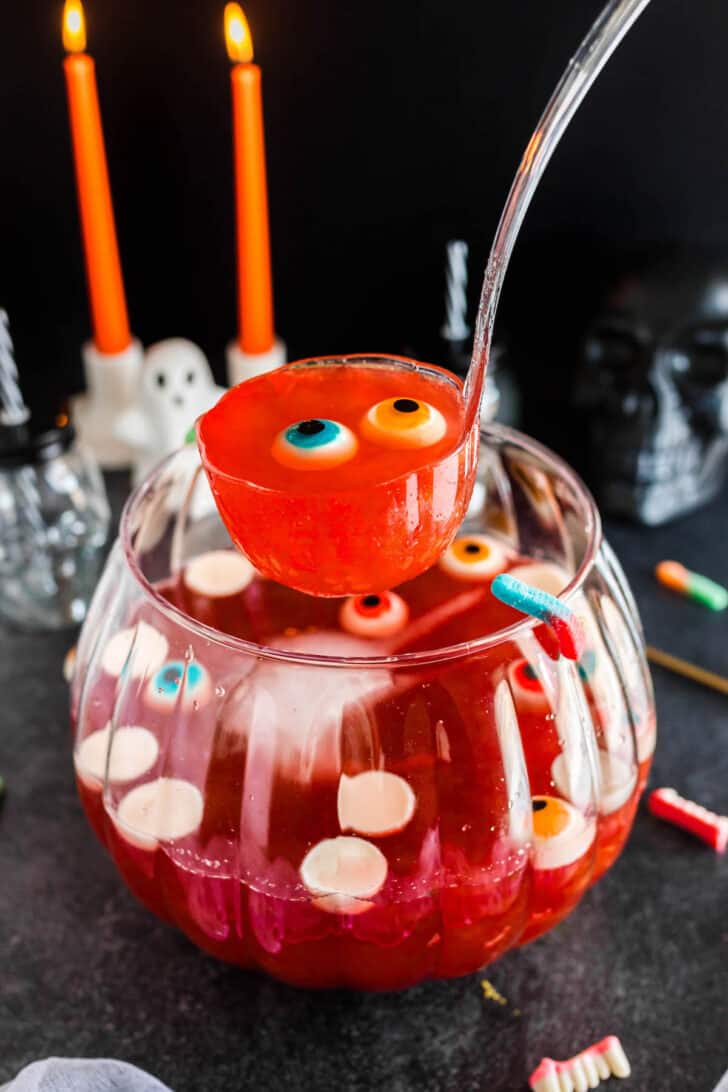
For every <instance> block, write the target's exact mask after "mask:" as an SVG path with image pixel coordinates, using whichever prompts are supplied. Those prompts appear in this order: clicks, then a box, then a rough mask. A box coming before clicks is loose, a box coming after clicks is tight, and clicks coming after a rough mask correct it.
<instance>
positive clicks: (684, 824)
mask: <svg viewBox="0 0 728 1092" xmlns="http://www.w3.org/2000/svg"><path fill="white" fill-rule="evenodd" d="M647 806H648V808H649V809H650V811H651V812H652V814H653V815H656V816H657V817H658V819H665V820H666V821H667V822H668V823H672V824H673V825H674V826H676V827H681V828H682V829H683V830H687V831H688V832H689V833H690V834H694V835H695V837H696V838H700V839H701V840H702V841H703V842H707V843H708V845H709V846H711V847H712V848H713V849H714V850H715V851H716V853H725V851H726V847H728V816H726V815H716V814H715V812H712V811H708V809H707V808H704V807H702V805H700V804H695V803H693V801H692V800H685V799H684V798H683V797H682V796H680V795H679V794H678V793H677V792H676V791H675V789H655V790H654V792H651V793H650V796H649V799H648V801H647Z"/></svg>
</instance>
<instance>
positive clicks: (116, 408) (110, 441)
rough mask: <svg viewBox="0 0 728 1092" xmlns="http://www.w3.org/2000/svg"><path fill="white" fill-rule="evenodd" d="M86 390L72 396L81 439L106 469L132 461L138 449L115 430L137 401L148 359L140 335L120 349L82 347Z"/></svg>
mask: <svg viewBox="0 0 728 1092" xmlns="http://www.w3.org/2000/svg"><path fill="white" fill-rule="evenodd" d="M82 356H83V365H84V373H85V376H86V393H85V394H82V395H78V396H77V397H76V398H74V399H73V400H72V413H73V420H74V424H75V426H76V428H77V431H78V434H79V437H80V439H81V442H82V443H83V444H84V445H85V447H87V448H88V449H89V450H90V451H91V452H92V453H93V455H94V456H95V457H96V461H97V462H98V463H99V465H100V466H101V467H103V469H104V470H122V469H125V468H127V467H129V466H131V465H132V462H133V461H134V451H133V450H132V448H131V447H130V446H129V444H127V443H125V442H124V441H123V440H121V439H119V438H118V437H117V436H116V435H115V434H114V428H115V425H116V421H117V419H118V417H119V415H120V414H121V413H123V412H125V411H126V410H127V409H129V408H130V407H131V406H132V405H133V404H134V402H135V400H136V397H137V393H138V389H139V380H140V377H141V371H142V362H143V360H144V350H143V349H142V346H141V343H140V342H139V341H137V340H136V339H135V340H134V341H132V343H131V345H129V346H128V348H126V349H124V350H123V351H122V352H120V353H100V352H99V350H98V349H97V348H96V346H95V345H94V344H93V342H90V341H87V342H86V344H85V345H84V346H83V349H82Z"/></svg>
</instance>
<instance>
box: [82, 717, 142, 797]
mask: <svg viewBox="0 0 728 1092" xmlns="http://www.w3.org/2000/svg"><path fill="white" fill-rule="evenodd" d="M109 748H111V752H110V753H109ZM158 754H159V744H158V743H157V740H156V737H155V736H153V735H152V733H151V732H149V731H147V729H146V728H137V727H127V728H117V730H116V731H115V732H114V734H113V736H112V735H111V726H110V725H108V724H107V725H106V727H105V728H99V730H98V731H96V732H92V733H91V735H89V736H86V738H85V739H84V740H82V741H81V743H80V744H79V745H78V747H77V749H76V752H75V754H74V756H73V761H74V765H75V767H76V773H77V774H78V777H79V778H80V780H81V781H82V782H83V784H84V785H85V786H86V787H87V788H88V789H91V790H93V791H96V792H98V791H99V790H100V789H101V787H102V785H103V781H104V777H105V776H106V760H107V756H108V759H109V782H112V783H113V782H124V781H136V779H137V778H138V777H141V776H142V774H145V773H146V772H147V770H150V769H151V768H152V766H153V765H154V763H155V762H156V761H157V756H158Z"/></svg>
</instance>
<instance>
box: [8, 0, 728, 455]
mask: <svg viewBox="0 0 728 1092" xmlns="http://www.w3.org/2000/svg"><path fill="white" fill-rule="evenodd" d="M1 6H2V24H1V26H0V88H1V89H2V90H1V94H2V107H1V109H0V147H1V148H2V151H3V156H2V167H1V168H0V223H1V225H2V229H1V231H0V240H1V241H2V243H1V250H0V304H3V305H4V306H6V307H7V309H8V311H9V312H10V316H11V320H12V324H13V331H14V335H15V339H16V346H17V352H18V358H19V363H20V367H21V372H22V375H23V380H24V384H25V386H26V389H27V390H28V393H29V394H30V396H31V398H32V399H33V400H34V401H37V399H38V398H39V397H40V394H41V392H44V393H46V394H51V395H53V396H54V395H55V393H56V392H58V393H68V392H69V391H71V390H74V389H78V388H79V387H80V385H81V382H82V377H81V366H80V358H79V347H80V345H81V342H82V341H83V340H84V339H85V338H86V337H87V336H88V332H89V321H88V313H87V304H86V296H85V285H84V274H83V264H82V256H81V246H80V238H79V229H78V219H77V212H76V205H75V193H74V183H73V173H72V163H71V154H70V142H69V135H68V123H67V115H66V101H65V90H64V83H63V77H62V69H61V61H62V47H61V41H60V18H61V6H62V5H61V3H60V0H23V3H17V2H11V0H2V5H1ZM222 7H223V4H222V0H220V2H217V0H215V2H213V0H194V2H193V0H186V2H185V0H123V2H122V0H88V3H87V15H88V24H89V49H90V52H91V53H92V54H93V55H94V57H95V59H96V62H97V67H98V78H99V89H100V97H101V107H102V113H103V119H104V128H105V133H106V140H107V149H108V156H109V163H110V171H111V178H112V186H113V191H114V200H115V207H116V214H117V225H118V231H119V237H120V243H121V251H122V259H123V267H124V275H125V280H126V286H127V293H128V298H129V308H130V314H131V319H132V326H133V329H134V332H135V333H136V334H137V335H138V336H139V337H140V338H141V339H142V340H143V341H144V342H150V341H154V340H156V339H159V338H162V337H168V336H172V335H185V336H188V337H191V338H193V339H194V340H195V341H197V342H199V343H200V344H201V345H202V346H203V348H204V349H205V351H206V352H207V353H208V354H209V356H210V359H211V362H212V364H213V367H214V369H215V371H216V373H217V374H218V376H219V377H220V378H222V375H223V351H224V346H225V343H226V341H227V339H228V338H229V337H230V336H231V335H232V334H233V333H234V325H235V307H234V246H233V204H232V170H231V139H230V103H229V87H228V76H229V65H228V62H227V59H226V55H225V49H224V43H223V37H222ZM600 7H601V4H600V2H599V0H509V2H508V3H505V4H502V3H501V4H496V3H494V2H493V0H490V2H488V0H486V2H483V0H478V2H475V0H456V2H454V3H453V2H451V3H450V4H447V3H443V2H442V0H370V2H368V3H353V2H351V0H248V3H247V4H246V10H247V13H248V15H249V19H250V23H251V26H252V30H253V35H254V39H255V42H256V57H257V59H258V60H259V62H260V64H261V65H262V66H263V69H264V94H265V113H266V127H267V143H268V164H269V179H270V201H271V217H272V235H273V249H274V276H275V286H276V304H277V326H278V328H279V331H280V333H281V334H282V335H283V336H284V337H285V338H286V340H287V341H288V344H289V349H290V353H291V356H292V357H296V356H303V355H307V354H315V353H327V352H341V351H349V352H353V351H372V350H379V351H387V350H389V351H398V350H400V351H401V350H402V349H404V348H408V349H411V350H412V351H414V352H416V353H418V354H420V355H421V356H422V357H424V358H430V359H432V358H436V357H437V354H438V352H439V349H438V345H437V331H438V328H439V326H440V323H441V321H442V306H441V296H442V289H443V272H442V260H443V246H444V242H445V241H446V239H447V238H449V237H452V236H454V235H459V236H462V237H464V238H465V239H467V240H468V241H469V242H470V244H471V252H472V270H473V277H472V293H473V295H474V296H475V295H477V291H478V288H479V281H480V275H481V270H482V267H483V263H484V260H485V256H486V253H487V249H488V247H489V245H490V241H491V238H492V235H493V231H494V229H495V225H496V222H497V219H498V215H499V212H500V209H501V206H502V203H503V200H504V198H505V195H506V192H507V189H508V186H509V184H510V180H511V177H512V175H513V172H514V169H515V167H516V165H517V163H518V160H519V158H520V155H521V152H522V149H523V147H524V145H525V143H526V141H527V139H528V137H529V135H530V132H531V130H532V127H533V125H534V124H535V122H536V120H537V117H538V114H539V113H540V111H541V109H542V107H543V105H544V103H545V101H546V99H547V98H548V95H549V94H550V92H551V90H552V88H553V85H554V84H555V82H556V80H557V79H558V77H559V75H560V73H561V71H562V70H563V68H564V65H565V64H566V62H567V60H568V58H569V57H570V56H571V54H572V53H573V52H574V50H575V49H576V46H577V44H578V42H579V41H580V39H581V37H582V36H583V34H584V32H585V31H586V29H587V26H588V24H589V22H590V21H591V20H592V18H593V17H594V16H595V15H596V13H597V11H598V10H599V8H600ZM727 41H728V8H727V7H726V5H725V3H724V2H723V0H692V2H691V3H689V4H687V3H685V0H659V3H654V4H653V5H651V7H650V8H648V10H647V12H646V13H645V15H643V16H642V18H641V20H640V21H639V23H638V24H637V26H636V27H635V29H634V30H633V31H632V32H631V34H630V36H629V37H628V39H627V40H626V42H625V43H624V44H623V46H622V47H621V48H620V50H619V52H618V53H617V55H616V56H615V57H614V58H613V60H612V61H611V62H610V64H609V66H608V67H607V69H606V71H605V73H604V74H603V75H602V77H601V78H600V80H599V82H598V84H597V86H596V87H595V89H594V90H593V91H592V93H591V95H590V97H589V98H588V99H587V102H586V104H585V106H584V107H583V108H582V111H581V112H580V113H579V115H578V116H577V119H576V121H575V122H574V124H573V126H572V128H571V129H570V130H569V132H568V134H567V136H566V138H565V140H564V143H563V145H562V147H561V148H560V149H559V151H558V152H557V154H556V156H555V158H554V161H553V162H552V164H551V166H550V168H549V170H548V173H547V175H546V180H545V182H544V185H543V186H542V189H541V191H540V192H539V194H538V195H537V197H536V200H535V202H534V206H533V208H532V211H531V212H530V214H529V217H528V219H527V222H526V228H525V230H524V233H523V237H522V240H521V242H520V244H519V247H518V251H517V255H516V259H515V261H514V264H513V268H512V270H511V273H510V274H509V277H508V281H507V286H506V291H505V294H504V299H503V306H502V311H501V316H500V325H501V332H505V333H507V335H508V336H509V338H510V340H511V343H512V345H513V348H514V355H515V358H516V360H517V365H518V367H519V369H520V371H521V374H522V379H523V381H524V383H525V384H526V386H527V395H528V398H527V406H528V408H529V414H528V416H527V420H526V424H527V426H528V427H529V428H530V430H531V431H533V432H535V433H537V434H538V435H541V436H545V437H546V438H547V439H549V440H550V441H551V442H553V443H555V444H556V446H557V447H558V446H561V445H560V444H559V437H558V435H556V436H554V435H553V432H554V428H553V427H552V428H551V430H549V422H551V423H552V425H553V422H554V421H555V420H556V419H557V417H556V416H555V415H558V411H559V409H560V408H561V407H563V406H564V405H565V404H566V402H567V400H568V382H569V373H570V369H571V367H572V364H573V355H574V345H575V344H576V341H577V339H578V334H579V331H580V330H581V328H582V326H583V324H584V321H585V317H586V316H588V314H589V313H590V311H591V310H592V309H593V307H594V301H595V299H596V298H597V297H598V295H599V293H600V291H601V288H602V286H603V283H604V281H605V279H606V278H607V277H608V276H609V272H610V270H611V269H612V268H614V267H615V266H618V265H619V263H620V261H623V260H624V259H623V257H622V255H623V253H624V251H625V250H628V249H631V248H633V247H635V246H643V245H647V246H649V247H654V246H656V245H657V244H659V243H664V242H677V243H680V244H683V245H689V244H691V243H694V242H702V243H712V244H715V243H717V244H719V245H722V244H724V243H726V244H728V157H727V156H726V150H727V149H728V65H726V63H725V49H726V42H727ZM474 302H475V301H473V304H474Z"/></svg>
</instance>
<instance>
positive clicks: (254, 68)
mask: <svg viewBox="0 0 728 1092" xmlns="http://www.w3.org/2000/svg"><path fill="white" fill-rule="evenodd" d="M225 41H226V44H227V51H228V56H229V58H230V60H231V61H232V62H234V63H233V69H232V73H231V83H232V98H233V148H234V159H235V212H236V222H237V247H238V344H239V346H240V348H241V349H242V351H243V352H245V353H266V352H268V350H269V349H271V347H272V346H273V342H274V341H275V332H274V328H273V289H272V284H271V269H270V238H269V233H268V187H267V183H266V173H265V136H264V132H263V100H262V96H261V81H260V68H259V67H258V65H256V64H253V63H252V60H253V40H252V37H251V34H250V28H249V27H248V22H247V20H246V18H245V15H244V14H243V10H242V8H241V7H240V5H239V4H227V5H226V6H225Z"/></svg>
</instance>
